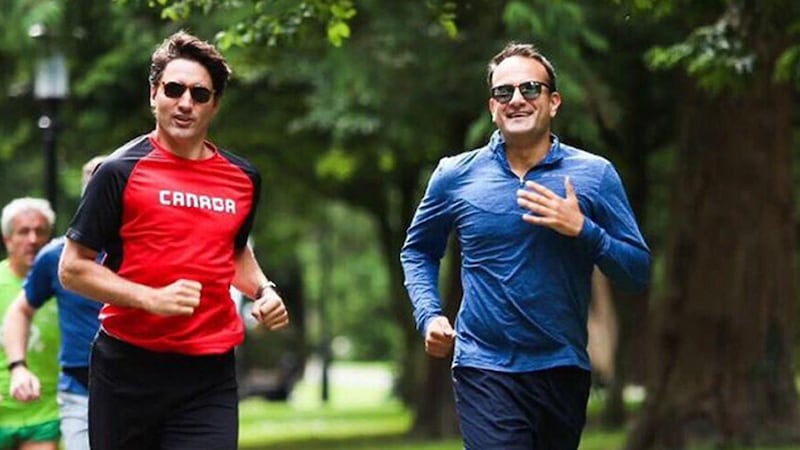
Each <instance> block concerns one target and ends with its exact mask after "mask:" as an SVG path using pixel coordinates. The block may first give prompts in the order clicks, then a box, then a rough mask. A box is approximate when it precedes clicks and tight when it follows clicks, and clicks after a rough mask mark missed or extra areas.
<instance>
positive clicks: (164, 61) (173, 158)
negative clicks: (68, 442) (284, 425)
mask: <svg viewBox="0 0 800 450" xmlns="http://www.w3.org/2000/svg"><path fill="white" fill-rule="evenodd" d="M229 77H230V68H229V67H228V65H227V63H226V62H225V59H224V58H223V56H222V55H221V54H220V53H219V52H218V51H217V50H216V49H215V48H214V47H213V46H212V45H210V44H208V43H206V42H204V41H201V40H200V39H198V38H196V37H194V36H191V35H189V34H187V33H185V32H178V33H175V34H173V35H172V36H170V37H169V38H167V39H166V40H165V41H164V42H163V43H162V44H161V46H160V47H159V48H158V49H156V51H155V52H154V53H153V55H152V64H151V67H150V106H151V107H152V109H153V114H154V116H155V122H156V126H155V130H154V131H152V132H151V133H149V134H146V135H143V136H140V137H137V138H135V139H133V140H131V141H130V142H128V143H126V144H124V145H123V146H122V147H120V148H118V149H117V150H116V151H115V152H114V153H113V154H112V155H111V156H110V157H108V158H107V159H106V160H105V161H104V162H103V164H102V165H101V166H100V168H99V169H98V170H97V172H96V173H95V175H94V177H92V180H91V182H90V183H89V185H88V187H87V189H86V193H85V195H84V197H83V199H82V200H81V203H80V205H79V207H78V210H77V211H76V213H75V216H74V217H73V219H72V222H71V224H70V227H69V229H68V230H67V233H66V236H67V241H66V245H65V247H64V252H63V254H62V257H61V261H60V265H59V278H60V280H61V282H62V283H63V284H64V286H65V287H66V288H67V289H70V290H73V291H75V292H78V293H80V294H82V295H84V296H86V297H88V298H92V299H95V300H97V301H100V302H103V303H105V305H104V306H103V309H102V310H101V312H100V320H101V328H100V331H99V332H98V335H97V337H96V338H95V341H94V343H93V346H92V353H91V362H90V379H89V439H90V443H91V447H92V449H93V450H105V449H108V450H112V449H113V450H126V449H136V450H146V449H173V450H179V449H186V450H190V449H191V450H197V449H205V450H230V449H235V448H237V440H238V399H237V392H236V389H237V385H236V373H235V365H234V355H233V348H234V347H235V346H236V345H238V344H240V343H241V342H242V340H243V339H244V328H243V325H242V321H241V319H240V318H239V316H238V315H237V312H236V308H235V305H234V303H233V301H232V300H231V297H230V293H229V292H230V291H229V289H230V286H231V285H233V286H234V287H235V288H237V289H238V290H240V291H241V292H243V293H244V294H246V295H247V296H249V297H251V298H254V299H256V300H255V305H254V306H253V316H254V317H255V318H256V319H258V320H259V322H261V323H262V324H263V326H264V327H266V328H267V329H270V330H275V329H280V328H284V327H286V326H287V325H288V323H289V316H288V314H287V311H286V308H285V306H284V304H283V300H282V299H281V297H280V296H279V295H278V293H277V292H276V291H275V289H274V284H273V283H271V282H270V281H269V280H268V279H267V277H266V276H265V275H264V273H263V272H262V270H261V268H260V267H259V264H258V262H257V261H256V259H255V256H254V255H253V252H252V250H251V249H250V248H249V247H248V246H247V236H248V234H249V233H250V230H251V227H252V224H253V218H254V217H255V211H256V204H257V203H258V197H259V192H260V187H261V176H260V174H259V172H258V171H257V169H256V168H255V167H253V166H252V165H251V164H250V163H248V162H247V161H245V160H243V159H241V158H239V157H236V156H234V155H232V154H230V153H228V152H226V151H224V150H222V149H219V148H217V147H216V146H215V145H214V144H212V143H211V142H209V141H208V140H206V135H207V133H208V127H209V123H210V122H211V119H212V118H213V117H214V115H215V114H216V112H217V110H218V108H219V102H220V98H221V97H222V94H223V92H224V90H225V86H226V84H227V82H228V79H229ZM100 251H104V252H105V253H106V257H105V259H104V262H103V264H102V265H101V264H98V263H97V262H96V258H97V255H98V253H99V252H100Z"/></svg>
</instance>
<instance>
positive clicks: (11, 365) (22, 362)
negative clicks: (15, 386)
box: [6, 359, 28, 372]
mask: <svg viewBox="0 0 800 450" xmlns="http://www.w3.org/2000/svg"><path fill="white" fill-rule="evenodd" d="M17 366H22V367H28V363H27V362H26V361H25V360H24V359H18V360H16V361H11V362H10V363H8V366H6V369H8V371H9V372H11V371H12V370H14V367H17Z"/></svg>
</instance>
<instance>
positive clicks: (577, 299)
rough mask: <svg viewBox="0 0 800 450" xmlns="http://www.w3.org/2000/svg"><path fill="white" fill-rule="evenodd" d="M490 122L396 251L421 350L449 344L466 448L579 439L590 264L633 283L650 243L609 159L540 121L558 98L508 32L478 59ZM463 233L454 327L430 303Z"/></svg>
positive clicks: (586, 376) (645, 267) (549, 72)
mask: <svg viewBox="0 0 800 450" xmlns="http://www.w3.org/2000/svg"><path fill="white" fill-rule="evenodd" d="M488 83H489V88H490V91H489V92H490V98H489V110H490V112H491V115H492V120H493V121H494V123H495V124H496V125H497V127H498V129H499V130H498V131H496V132H495V133H494V134H493V135H492V137H491V139H490V140H489V143H488V144H487V145H486V146H484V147H482V148H479V149H476V150H473V151H469V152H465V153H462V154H459V155H456V156H453V157H447V158H443V159H442V160H441V161H440V162H439V165H438V167H437V168H436V170H435V171H434V173H433V175H432V176H431V179H430V180H429V184H428V187H427V190H426V192H425V195H424V198H423V199H422V201H421V203H420V205H419V207H418V209H417V211H416V214H415V216H414V219H413V221H412V223H411V226H410V227H409V229H408V235H407V238H406V241H405V244H404V246H403V250H402V252H401V262H402V264H403V270H404V272H405V277H406V282H405V284H406V288H407V289H408V293H409V296H410V297H411V301H412V303H413V306H414V317H415V319H416V323H417V327H418V329H419V330H420V332H421V333H422V334H423V335H424V337H425V350H426V352H427V353H428V354H429V355H431V356H434V357H440V358H441V357H446V356H447V355H448V354H449V353H450V351H451V350H452V349H453V346H454V343H455V353H454V356H453V383H454V391H455V398H456V408H457V410H458V414H459V419H460V426H461V432H462V435H463V438H464V445H465V448H466V449H468V450H469V449H471V450H491V449H503V450H516V449H526V450H531V449H547V450H553V449H559V450H560V449H564V450H566V449H573V450H574V449H577V448H578V444H579V442H580V436H581V432H582V430H583V426H584V424H585V421H586V404H587V400H588V396H589V388H590V370H591V366H590V363H589V356H588V354H587V351H586V344H587V339H588V338H587V328H586V323H587V317H588V305H589V301H590V298H591V274H592V270H593V268H594V266H595V265H596V266H598V267H599V268H600V269H601V270H602V271H603V273H604V274H605V275H606V276H608V277H609V278H610V279H611V280H612V281H613V282H615V283H618V284H620V285H621V286H622V287H624V288H629V289H631V290H637V289H643V288H644V287H645V286H646V285H647V284H648V282H649V273H650V254H649V250H648V248H647V245H646V244H645V242H644V239H643V238H642V235H641V233H640V232H639V229H638V226H637V225H636V221H635V219H634V217H633V214H632V212H631V209H630V205H629V203H628V200H627V198H626V194H625V191H624V188H623V186H622V183H621V181H620V178H619V176H618V174H617V172H616V171H615V169H614V167H613V166H612V164H611V163H610V162H608V161H607V160H605V159H603V158H601V157H599V156H596V155H592V154H590V153H587V152H585V151H582V150H579V149H577V148H574V147H571V146H568V145H566V144H564V143H562V142H561V141H560V140H559V139H558V137H557V136H555V135H554V134H552V133H551V121H552V120H553V118H554V117H555V116H556V113H557V111H558V108H559V106H560V104H561V96H560V94H559V93H558V90H557V89H556V74H555V71H554V70H553V66H552V65H551V64H550V62H549V61H548V60H547V59H546V58H545V57H544V56H543V55H542V54H541V53H540V52H539V51H538V50H537V49H536V48H535V47H534V46H533V45H530V44H517V43H511V44H509V45H508V46H506V48H505V49H503V50H502V51H501V52H500V53H498V54H497V55H496V56H495V57H494V58H492V60H491V61H490V63H489V66H488ZM453 228H455V230H456V233H457V236H458V240H459V243H460V245H461V267H462V285H463V291H464V297H463V301H462V304H461V309H460V311H459V313H458V316H457V320H456V328H455V330H454V329H453V328H452V326H451V324H450V321H449V320H448V318H446V317H445V316H443V315H442V312H441V311H442V310H441V299H440V296H439V292H438V283H437V280H438V274H439V263H440V260H441V258H442V256H443V255H444V253H445V248H446V245H447V239H448V235H449V233H450V231H451V230H452V229H453Z"/></svg>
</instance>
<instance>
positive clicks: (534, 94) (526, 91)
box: [519, 81, 542, 100]
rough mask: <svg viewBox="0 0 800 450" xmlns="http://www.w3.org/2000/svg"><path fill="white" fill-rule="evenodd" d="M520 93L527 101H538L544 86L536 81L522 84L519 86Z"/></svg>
mask: <svg viewBox="0 0 800 450" xmlns="http://www.w3.org/2000/svg"><path fill="white" fill-rule="evenodd" d="M519 93H520V94H522V96H523V97H524V98H525V100H536V99H537V98H539V95H540V94H541V93H542V85H541V84H539V83H536V82H534V81H529V82H527V83H522V84H520V85H519Z"/></svg>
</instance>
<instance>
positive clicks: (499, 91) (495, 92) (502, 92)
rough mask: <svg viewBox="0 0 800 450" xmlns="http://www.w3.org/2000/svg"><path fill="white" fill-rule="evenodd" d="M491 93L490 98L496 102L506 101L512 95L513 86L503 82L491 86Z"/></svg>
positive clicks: (509, 99) (508, 100)
mask: <svg viewBox="0 0 800 450" xmlns="http://www.w3.org/2000/svg"><path fill="white" fill-rule="evenodd" d="M491 93H492V98H493V99H495V100H497V101H498V102H500V103H508V102H510V101H511V97H513V96H514V86H511V85H509V84H504V85H502V86H497V87H493V88H492V92H491Z"/></svg>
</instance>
